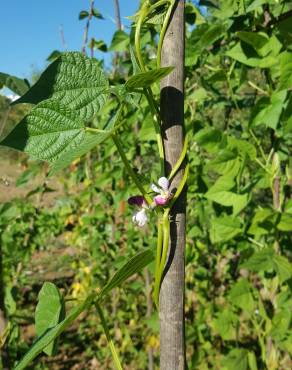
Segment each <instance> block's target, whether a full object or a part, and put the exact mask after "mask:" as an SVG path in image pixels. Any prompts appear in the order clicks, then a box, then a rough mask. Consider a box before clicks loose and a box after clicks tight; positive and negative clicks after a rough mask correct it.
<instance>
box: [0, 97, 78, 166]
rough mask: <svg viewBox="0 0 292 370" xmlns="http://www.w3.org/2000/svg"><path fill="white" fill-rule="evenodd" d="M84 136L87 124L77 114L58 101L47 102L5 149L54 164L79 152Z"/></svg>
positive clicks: (25, 121) (23, 123)
mask: <svg viewBox="0 0 292 370" xmlns="http://www.w3.org/2000/svg"><path fill="white" fill-rule="evenodd" d="M84 135H85V128H84V123H83V121H82V120H81V119H80V118H79V117H78V115H77V114H76V112H74V111H71V110H69V109H67V108H66V107H65V106H63V105H61V104H60V103H59V102H57V101H56V100H46V101H44V102H42V103H40V104H38V105H37V106H36V107H34V108H33V109H32V110H31V111H30V113H29V114H28V115H27V116H26V117H25V118H24V119H23V120H22V121H21V122H20V123H19V124H18V125H17V126H16V128H15V129H14V130H13V131H12V132H11V133H10V134H9V135H8V136H7V137H6V138H5V139H4V140H3V141H2V143H1V145H4V146H8V147H11V148H14V149H18V150H22V151H24V152H26V153H28V154H30V155H31V156H32V157H34V158H36V159H40V160H46V161H49V162H53V161H55V160H57V159H58V158H60V157H61V156H62V155H63V154H64V153H66V152H68V151H70V150H72V149H75V148H76V147H77V146H78V145H79V144H80V143H81V142H82V140H83V139H84Z"/></svg>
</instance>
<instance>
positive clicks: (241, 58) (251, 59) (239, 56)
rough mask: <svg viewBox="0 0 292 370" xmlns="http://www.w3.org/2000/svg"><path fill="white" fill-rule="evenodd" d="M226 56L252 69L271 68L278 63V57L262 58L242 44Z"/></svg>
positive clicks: (238, 44) (237, 45)
mask: <svg viewBox="0 0 292 370" xmlns="http://www.w3.org/2000/svg"><path fill="white" fill-rule="evenodd" d="M226 55H227V56H229V57H230V58H233V59H235V60H237V61H238V62H240V63H242V64H245V65H247V66H250V67H259V68H270V67H272V66H274V65H275V64H277V63H278V59H277V58H276V57H274V56H267V57H264V58H261V57H259V56H258V54H257V53H256V51H254V49H252V48H251V47H250V46H249V45H242V43H240V42H238V43H237V44H236V45H235V46H234V47H233V48H232V49H230V50H229V51H227V52H226Z"/></svg>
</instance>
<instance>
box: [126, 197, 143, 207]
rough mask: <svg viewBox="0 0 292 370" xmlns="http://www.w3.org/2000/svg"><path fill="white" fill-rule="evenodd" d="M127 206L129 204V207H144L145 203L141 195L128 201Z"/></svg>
mask: <svg viewBox="0 0 292 370" xmlns="http://www.w3.org/2000/svg"><path fill="white" fill-rule="evenodd" d="M128 204H130V206H138V207H142V206H143V205H146V201H145V198H144V197H143V196H142V195H135V196H133V197H130V198H129V199H128Z"/></svg>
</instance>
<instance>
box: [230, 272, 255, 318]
mask: <svg viewBox="0 0 292 370" xmlns="http://www.w3.org/2000/svg"><path fill="white" fill-rule="evenodd" d="M229 298H230V302H231V303H232V304H234V305H235V306H237V307H239V308H241V309H242V310H245V311H248V312H249V313H253V311H254V309H255V302H254V299H253V295H252V287H251V285H250V283H249V282H248V281H247V280H246V279H240V280H239V281H237V283H236V284H235V285H233V287H232V288H231V291H230V293H229Z"/></svg>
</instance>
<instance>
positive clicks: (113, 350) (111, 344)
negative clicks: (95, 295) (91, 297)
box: [95, 303, 123, 370]
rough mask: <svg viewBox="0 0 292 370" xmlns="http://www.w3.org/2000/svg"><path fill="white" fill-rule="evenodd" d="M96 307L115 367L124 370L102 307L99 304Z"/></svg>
mask: <svg viewBox="0 0 292 370" xmlns="http://www.w3.org/2000/svg"><path fill="white" fill-rule="evenodd" d="M95 305H96V309H97V311H98V314H99V317H100V320H101V324H102V327H103V330H104V333H105V336H106V339H107V341H108V344H109V347H110V350H111V353H112V356H113V361H114V364H115V367H116V369H117V370H123V368H122V365H121V362H120V359H119V356H118V353H117V351H116V348H115V345H114V342H113V340H112V338H111V335H110V332H109V329H108V326H107V323H106V320H105V318H104V315H103V312H102V309H101V307H100V305H99V304H98V303H96V304H95Z"/></svg>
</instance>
